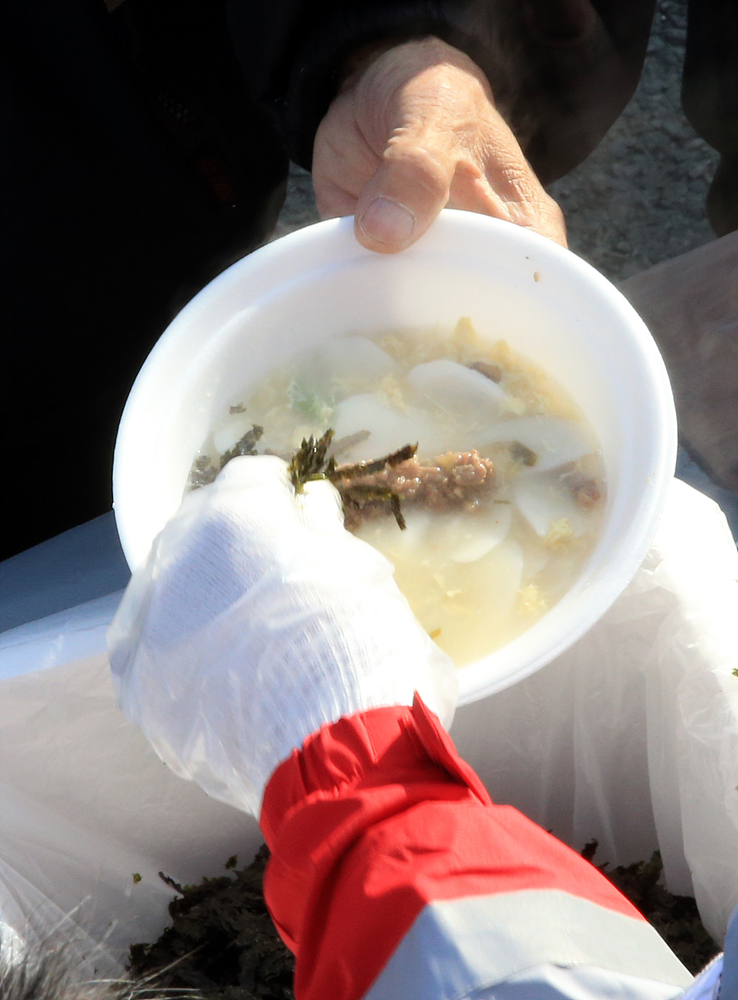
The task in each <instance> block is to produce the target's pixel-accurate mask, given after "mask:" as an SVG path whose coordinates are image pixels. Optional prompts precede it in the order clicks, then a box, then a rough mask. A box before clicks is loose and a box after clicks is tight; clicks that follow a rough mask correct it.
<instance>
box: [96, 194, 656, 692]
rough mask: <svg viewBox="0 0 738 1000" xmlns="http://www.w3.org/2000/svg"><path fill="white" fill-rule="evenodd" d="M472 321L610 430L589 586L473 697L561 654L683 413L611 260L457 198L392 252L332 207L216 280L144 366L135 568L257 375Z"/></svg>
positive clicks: (594, 606) (120, 516)
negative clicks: (374, 245)
mask: <svg viewBox="0 0 738 1000" xmlns="http://www.w3.org/2000/svg"><path fill="white" fill-rule="evenodd" d="M460 316H469V317H470V318H471V319H472V322H473V323H474V326H475V328H476V330H477V331H478V333H479V334H480V335H481V336H482V337H484V338H488V339H490V340H498V339H505V340H507V341H508V343H509V344H510V346H511V347H512V348H513V349H515V350H517V351H520V352H521V353H523V354H525V355H527V356H528V357H529V358H531V359H532V360H534V361H535V362H536V363H538V364H540V365H541V366H542V367H543V368H544V369H545V370H546V371H547V372H548V373H549V374H550V375H551V376H553V377H554V378H555V379H557V380H558V381H559V382H560V383H561V384H562V385H563V386H564V388H565V389H567V390H568V392H569V393H570V394H571V395H572V396H573V398H574V399H575V400H576V401H577V402H578V403H579V405H580V406H581V407H582V409H583V410H584V412H585V413H586V415H587V417H588V419H589V420H590V422H591V423H592V426H593V427H594V430H595V432H596V433H597V435H598V437H599V439H600V442H601V445H602V451H603V456H604V460H605V466H606V471H607V479H608V498H607V505H606V511H605V518H604V526H603V530H602V533H601V536H600V539H599V542H598V544H597V546H596V548H595V550H594V552H593V553H592V555H591V557H590V559H589V560H588V563H587V565H586V567H585V569H584V570H583V572H582V573H581V575H580V577H579V579H578V580H577V582H576V584H575V585H574V586H573V587H572V588H571V590H570V591H569V592H568V593H567V594H566V595H565V597H564V598H562V600H561V601H560V602H559V603H558V604H557V605H556V606H555V607H554V608H553V609H552V610H551V611H549V612H548V613H547V614H546V615H545V616H544V617H543V618H542V619H541V620H540V621H539V622H538V623H537V624H535V625H534V626H533V627H532V628H530V629H529V630H528V631H527V632H525V633H524V634H523V635H521V636H520V637H519V638H518V639H516V640H514V641H513V642H511V643H509V645H507V646H505V647H504V648H502V649H500V650H498V651H497V652H495V653H493V654H491V655H490V656H487V657H485V658H484V659H482V660H480V661H479V662H478V663H475V664H472V665H470V666H467V667H465V668H463V669H462V670H460V671H459V681H460V688H461V703H462V704H463V703H466V702H470V701H474V700H477V699H479V698H482V697H485V696H486V695H489V694H492V693H493V692H495V691H498V690H501V689H502V688H505V687H508V686H509V685H510V684H513V683H515V682H516V681H518V680H521V679H522V678H523V677H526V676H528V675H529V674H531V673H533V672H534V671H535V670H537V669H539V668H540V667H542V666H543V665H544V664H546V663H548V662H549V661H550V660H552V659H554V658H555V657H556V656H558V655H559V654H560V653H562V652H563V651H564V650H565V649H566V648H567V647H568V646H570V645H571V644H572V643H573V642H574V641H575V640H576V639H578V638H579V637H580V636H581V635H583V634H584V632H585V631H587V630H588V629H589V628H590V627H591V626H592V625H593V624H594V623H595V622H596V621H597V619H598V618H600V617H601V615H603V614H604V612H605V611H606V610H607V609H608V607H609V606H610V605H611V604H612V603H613V601H614V600H615V598H616V597H617V596H618V595H619V594H620V592H621V591H622V590H623V589H624V587H625V586H626V585H627V584H628V582H629V581H630V579H631V577H632V576H633V574H634V573H635V571H636V569H637V568H638V566H639V565H640V563H641V561H642V560H643V558H644V556H645V554H646V552H647V550H648V547H649V544H650V542H651V539H652V537H653V534H654V532H655V530H656V526H657V523H658V519H659V516H660V512H661V508H662V505H663V501H664V498H665V491H666V488H667V486H668V483H669V481H670V480H671V478H672V476H673V473H674V464H675V456H676V420H675V414H674V404H673V399H672V395H671V389H670V386H669V382H668V378H667V375H666V371H665V368H664V365H663V362H662V360H661V356H660V355H659V353H658V350H657V348H656V346H655V344H654V342H653V340H652V338H651V336H650V334H649V332H648V330H647V329H646V327H645V325H644V324H643V322H642V321H641V320H640V318H639V317H638V315H637V314H636V312H635V311H634V310H633V309H632V307H631V306H630V305H629V304H628V302H627V301H626V300H625V299H624V298H623V297H622V296H621V295H620V293H619V292H618V291H617V290H616V289H615V288H614V287H613V286H612V285H611V284H610V283H609V282H608V281H607V280H606V279H605V278H603V277H602V276H601V275H600V274H599V273H598V272H597V271H595V270H594V269H593V268H591V267H590V266H589V265H587V264H585V263H584V262H583V261H581V260H580V259H579V258H578V257H576V256H574V255H573V254H571V253H569V252H568V251H565V250H563V249H561V248H560V247H558V246H557V245H556V244H554V243H552V242H550V241H548V240H546V239H544V238H543V237H539V236H537V235H535V234H532V233H530V232H528V231H526V230H524V229H521V228H520V227H517V226H513V225H511V224H509V223H505V222H498V221H496V220H493V219H489V218H486V217H484V216H480V215H474V214H471V213H466V212H455V211H449V210H447V211H444V212H443V213H442V214H441V216H440V218H439V219H438V220H437V221H436V223H434V225H433V226H432V228H431V229H430V231H429V232H428V233H427V234H426V235H425V236H424V237H423V238H422V239H421V240H420V241H419V243H418V244H417V245H416V246H415V247H412V248H411V249H410V250H407V251H405V252H403V253H402V254H398V255H379V254H374V253H371V252H370V251H368V250H365V249H364V248H363V247H361V246H360V245H359V244H358V243H357V242H356V239H355V237H354V235H353V220H352V219H342V220H331V221H329V222H323V223H319V224H318V225H315V226H310V227H308V228H307V229H303V230H300V231H299V232H296V233H293V234H291V235H290V236H287V237H284V238H283V239H281V240H277V241H275V242H274V243H271V244H269V245H268V246H266V247H263V248H262V249H260V250H258V251H256V252H255V253H253V254H251V255H250V256H249V257H246V258H244V259H243V260H241V261H239V262H238V263H237V264H234V265H233V266H232V267H231V268H229V269H228V270H227V271H225V272H224V273H223V274H222V275H220V276H219V277H218V278H216V279H215V280H214V281H213V282H211V283H210V285H208V286H207V287H206V288H205V289H203V291H202V292H200V293H199V294H198V295H197V296H196V297H195V298H194V299H193V300H192V302H190V303H189V304H188V305H187V306H186V307H185V309H183V311H182V312H181V313H180V314H179V315H178V316H177V317H176V318H175V319H174V321H173V322H172V323H171V325H170V326H169V327H168V329H167V330H166V331H165V333H164V334H163V335H162V337H161V339H160V340H159V342H158V343H157V345H156V346H155V348H154V350H153V351H152V352H151V354H150V356H149V358H148V359H147V361H146V363H145V365H144V367H143V368H142V370H141V372H140V374H139V376H138V378H137V380H136V383H135V385H134V386H133V389H132V390H131V394H130V397H129V399H128V402H127V404H126V408H125V411H124V413H123V417H122V420H121V424H120V429H119V433H118V439H117V442H116V449H115V462H114V470H113V496H114V507H115V515H116V521H117V525H118V531H119V534H120V539H121V544H122V546H123V551H124V553H125V555H126V559H127V560H128V563H129V565H130V566H131V568H132V569H135V568H136V566H138V565H139V564H140V563H141V562H143V560H144V559H145V558H146V555H147V553H148V551H149V548H150V546H151V543H152V541H153V539H154V538H155V537H156V535H157V534H158V533H159V531H160V530H161V528H162V527H163V526H164V524H165V523H166V521H167V520H168V519H169V517H171V515H172V514H173V513H174V511H175V510H176V509H177V507H178V506H179V504H180V502H181V500H182V496H183V493H184V491H185V488H186V483H187V477H188V474H189V471H190V468H191V465H192V461H193V459H194V457H195V455H196V453H197V451H198V449H199V448H200V447H201V445H202V444H203V442H204V440H205V437H206V435H207V432H208V430H209V429H210V427H211V425H212V424H213V422H214V421H215V420H217V419H219V418H220V417H221V416H222V414H223V412H224V409H225V407H226V406H227V405H228V404H229V403H230V402H232V401H233V399H234V398H236V397H237V395H238V393H239V392H240V391H241V390H243V389H244V388H245V387H247V386H248V385H250V384H252V383H255V382H259V381H260V380H262V379H263V378H264V377H265V376H266V375H267V373H268V372H269V371H270V370H271V369H272V368H274V367H275V366H277V365H279V364H282V363H283V362H284V361H285V360H286V359H287V358H289V357H290V356H293V355H295V354H297V353H299V352H302V351H303V350H305V349H306V348H308V347H310V346H312V345H315V344H317V343H320V342H321V341H323V340H325V339H327V338H330V337H336V336H341V335H345V334H349V333H362V332H377V331H379V330H382V329H388V328H393V327H394V328H405V329H407V328H417V327H423V326H426V327H427V326H428V325H431V324H438V325H439V326H440V327H441V328H443V329H448V330H449V331H450V330H452V329H453V327H454V325H455V324H456V322H457V320H458V319H459V317H460Z"/></svg>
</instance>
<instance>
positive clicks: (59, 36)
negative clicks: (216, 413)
mask: <svg viewBox="0 0 738 1000" xmlns="http://www.w3.org/2000/svg"><path fill="white" fill-rule="evenodd" d="M167 8H169V10H167ZM175 9H176V16H175ZM217 10H218V5H217V4H216V3H210V4H205V3H203V4H200V3H192V2H185V0H183V2H177V3H176V4H175V3H167V4H164V3H161V2H157V3H149V2H148V0H143V2H139V0H128V2H127V3H125V4H123V5H121V6H119V7H118V8H117V10H116V11H115V12H114V13H113V14H112V15H110V14H108V12H107V11H106V9H105V6H104V4H103V3H102V0H48V2H45V3H43V4H39V3H33V2H30V3H29V2H28V0H4V2H3V4H2V5H0V46H1V47H2V56H0V67H1V69H0V72H2V83H1V84H0V121H2V127H3V156H2V157H1V158H0V192H1V194H0V197H1V198H2V208H1V209H0V218H2V234H3V238H2V261H1V266H0V274H1V275H2V282H3V292H2V295H0V330H1V331H2V338H3V347H2V350H3V364H2V369H3V380H4V381H3V391H2V397H1V400H2V401H1V405H2V420H3V434H2V459H3V461H2V465H3V469H4V472H5V475H6V477H7V478H6V482H7V484H8V485H7V488H6V493H7V495H8V496H9V498H10V503H7V502H6V504H5V509H6V516H5V519H4V522H3V530H2V555H3V556H8V555H11V554H12V553H14V552H17V551H20V550H21V549H23V548H27V547H28V546H29V545H32V544H35V543H36V542H39V541H41V540H43V539H45V538H48V537H50V536H52V535H54V534H56V533H58V532H59V531H62V530H64V529H66V528H69V527H72V526H73V525H76V524H79V523H82V522H83V521H85V520H88V519H89V518H91V517H94V516H96V515H98V514H101V513H103V512H104V511H106V510H109V509H110V505H111V491H110V472H111V463H112V454H113V444H114V440H115V432H116V427H117V422H118V418H119V416H120V413H121V410H122V407H123V404H124V402H125V399H126V396H127V394H128V391H129V389H130V386H131V383H132V382H133V380H134V378H135V376H136V373H137V371H138V369H139V368H140V366H141V364H142V363H143V361H144V359H145V358H146V355H147V354H148V352H149V350H150V349H151V347H152V345H153V344H154V343H155V341H156V339H157V337H158V336H159V334H160V333H161V332H162V330H163V329H164V328H165V326H166V325H167V323H168V322H169V320H170V319H171V318H172V317H173V316H174V314H175V313H176V312H177V310H178V309H179V308H180V307H181V306H182V305H184V303H185V302H186V301H187V299H188V298H189V297H191V295H192V294H193V293H194V292H196V291H197V290H198V289H199V288H200V287H201V286H202V285H203V284H204V283H205V282H206V281H208V280H209V279H210V278H211V277H212V276H214V275H215V273H217V271H218V270H221V269H222V268H223V267H224V266H225V265H227V264H228V263H231V262H232V261H233V260H235V259H237V258H238V257H239V256H242V255H243V254H244V253H246V252H248V251H249V250H251V249H253V247H254V246H255V245H256V244H257V243H259V242H261V241H262V240H263V239H264V238H265V236H266V235H267V233H268V232H269V230H270V229H271V227H272V225H273V223H274V220H275V218H276V215H277V213H278V211H279V208H280V207H281V203H282V200H283V192H284V188H285V180H286V171H287V157H286V154H285V153H284V151H283V149H282V147H281V145H280V144H279V143H278V141H277V140H276V139H275V137H274V135H273V133H272V130H271V128H270V126H269V124H268V122H267V120H266V118H265V116H264V114H263V113H262V112H261V111H259V110H258V109H257V108H256V106H255V105H254V103H253V101H252V100H251V98H250V97H249V95H248V93H247V91H246V88H245V85H244V83H243V79H242V76H241V74H240V71H239V70H238V66H237V64H236V62H235V59H234V57H233V55H232V53H231V50H230V47H229V44H228V38H227V32H226V27H225V22H224V20H223V18H222V16H221V17H218V16H214V15H213V13H212V12H217ZM206 12H207V14H206ZM8 508H10V510H11V512H10V514H8Z"/></svg>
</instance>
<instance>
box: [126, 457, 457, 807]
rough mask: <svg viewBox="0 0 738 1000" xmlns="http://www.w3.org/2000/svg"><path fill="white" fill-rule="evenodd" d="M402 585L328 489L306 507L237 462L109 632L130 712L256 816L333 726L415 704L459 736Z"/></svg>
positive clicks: (444, 684) (450, 684) (140, 575)
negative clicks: (293, 755) (271, 784)
mask: <svg viewBox="0 0 738 1000" xmlns="http://www.w3.org/2000/svg"><path fill="white" fill-rule="evenodd" d="M392 573H393V570H392V566H391V565H390V563H389V562H388V561H387V560H386V559H385V558H384V556H382V555H380V554H379V553H378V552H377V551H375V550H374V549H372V548H371V547H370V546H369V545H367V544H366V543H365V542H362V541H360V540H359V539H358V538H355V537H353V536H352V535H350V534H349V533H348V532H347V531H346V530H345V529H344V528H343V518H342V514H341V509H340V499H339V497H338V494H337V492H336V490H335V489H334V488H333V486H331V485H330V484H329V483H327V482H316V483H311V484H309V485H308V487H307V488H306V490H305V492H304V493H302V494H300V495H298V496H297V497H296V496H295V492H294V489H293V487H292V485H291V483H290V481H289V477H288V474H287V466H286V464H285V463H284V462H283V461H282V460H281V459H278V458H276V457H273V456H263V457H243V458H237V459H234V460H233V461H231V462H230V463H229V464H228V465H227V466H226V468H225V469H224V470H223V472H221V474H220V475H219V476H218V478H217V480H216V481H215V482H214V483H213V484H211V485H210V486H206V487H203V488H202V489H200V490H196V491H194V492H193V493H191V494H189V495H188V496H187V497H186V498H185V500H184V502H183V504H182V506H181V508H180V510H179V511H178V512H177V514H176V515H175V517H174V518H173V519H172V521H170V523H169V524H168V525H167V526H166V527H165V529H164V530H163V531H162V533H161V534H160V535H159V537H158V538H157V540H156V541H155V543H154V545H153V548H152V551H151V553H150V554H149V558H148V560H147V562H146V564H145V565H144V566H143V567H141V569H139V570H138V571H137V572H136V573H135V574H134V575H133V578H132V579H131V582H130V584H129V586H128V589H127V591H126V593H125V596H124V598H123V601H122V603H121V605H120V608H119V610H118V613H117V615H116V617H115V619H114V621H113V624H112V625H111V628H110V632H109V635H108V645H109V652H110V664H111V667H112V670H113V676H114V680H115V684H116V689H117V692H118V698H119V702H120V705H121V708H122V709H123V711H124V712H125V713H126V715H127V716H128V717H129V718H130V719H131V720H132V721H133V722H135V723H136V724H137V725H138V726H140V728H141V729H142V730H143V732H144V734H145V735H146V737H147V738H148V739H149V741H150V742H151V743H152V745H153V746H154V748H155V750H156V751H157V753H158V754H159V756H160V757H161V758H162V759H163V760H164V761H165V762H166V763H167V764H168V765H169V766H170V767H171V768H172V769H173V770H174V771H175V772H176V773H177V774H180V775H181V776H182V777H185V778H191V779H192V780H194V781H196V782H197V783H198V784H199V785H201V787H202V788H204V789H205V791H206V792H207V793H208V794H210V795H212V796H214V797H215V798H218V799H221V800H222V801H223V802H228V803H229V804H231V805H234V806H236V807H237V808H239V809H243V810H245V811H247V812H250V813H252V814H253V815H255V816H258V815H259V810H260V806H261V798H262V795H263V792H264V787H265V785H266V783H267V781H268V780H269V777H270V775H271V773H272V771H273V770H274V768H275V767H276V766H277V764H279V763H280V762H281V761H282V760H284V759H285V758H286V757H287V756H289V754H290V752H291V751H292V750H293V749H294V748H296V747H300V746H301V744H302V742H303V741H304V739H305V738H306V737H307V736H309V735H310V733H312V732H314V731H316V730H317V729H319V728H320V726H321V725H322V724H323V723H327V722H335V721H336V720H337V719H339V718H340V717H341V716H343V715H349V714H352V713H354V712H359V711H364V710H366V709H369V708H379V707H382V706H389V705H409V704H411V703H412V700H413V695H414V692H416V691H417V692H418V693H419V694H420V696H421V698H422V699H423V700H424V701H425V703H426V705H428V707H429V708H430V709H431V710H432V711H434V712H436V713H437V714H438V715H439V717H440V718H441V721H442V722H443V723H444V724H445V725H446V726H448V725H450V723H451V719H452V717H453V711H454V707H455V704H456V696H457V685H456V676H455V671H454V668H453V665H452V663H451V661H450V660H449V659H448V657H446V655H445V654H444V653H442V652H441V651H440V650H439V649H438V647H437V646H436V645H435V643H433V642H432V641H431V639H430V638H429V637H428V636H427V634H426V633H425V632H424V631H423V629H422V628H421V626H420V625H419V623H418V622H417V620H416V619H415V617H414V616H413V614H412V612H411V611H410V608H409V606H408V604H407V602H406V600H405V598H404V597H403V596H402V595H401V594H400V592H399V590H398V589H397V586H396V584H395V582H394V579H393V576H392Z"/></svg>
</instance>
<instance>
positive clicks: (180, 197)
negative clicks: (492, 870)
mask: <svg viewBox="0 0 738 1000" xmlns="http://www.w3.org/2000/svg"><path fill="white" fill-rule="evenodd" d="M699 2H700V3H702V4H708V5H709V2H710V0H699ZM713 2H714V3H716V4H718V5H719V3H720V2H723V3H724V2H727V0H713ZM109 6H111V7H113V9H112V10H111V11H108V10H106V8H105V5H104V3H103V0H48V2H45V3H43V4H40V3H33V2H32V0H4V3H3V4H2V5H0V72H1V73H2V84H1V85H0V121H2V125H3V151H4V155H3V157H2V158H0V163H1V166H0V192H2V194H1V195H0V197H1V198H2V208H1V209H0V212H1V216H0V217H1V218H2V233H3V240H2V260H1V261H0V274H2V280H3V284H4V291H3V294H2V296H0V331H2V337H3V375H4V379H5V382H4V387H3V392H2V411H3V436H2V458H3V466H4V469H5V471H6V475H7V476H8V490H7V493H8V494H9V496H10V504H9V505H7V504H6V510H7V508H8V506H10V507H11V509H12V513H11V514H10V516H9V517H8V515H6V520H5V522H4V527H3V532H2V545H1V547H0V557H6V556H9V555H11V554H13V553H14V552H17V551H20V550H22V549H23V548H26V547H28V546H29V545H32V544H35V543H36V542H39V541H42V540H43V539H45V538H48V537H50V536H51V535H53V534H56V533H58V532H59V531H62V530H64V529H65V528H68V527H72V526H73V525H76V524H79V523H82V522H83V521H85V520H88V519H89V518H91V517H94V516H96V515H97V514H100V513H103V512H104V511H105V510H108V509H109V507H110V503H111V495H110V470H111V464H112V451H113V442H114V438H115V432H116V427H117V422H118V418H119V416H120V412H121V410H122V407H123V404H124V401H125V398H126V396H127V393H128V391H129V388H130V386H131V384H132V382H133V379H134V377H135V375H136V372H137V371H138V369H139V367H140V365H141V363H142V362H143V360H144V359H145V357H146V355H147V353H148V351H149V350H150V348H151V346H152V345H153V343H154V342H155V340H156V339H157V337H158V336H159V334H160V333H161V332H162V330H163V329H164V327H165V326H166V324H167V323H168V321H169V320H170V319H171V317H172V316H173V315H174V313H175V312H176V311H177V309H178V308H179V307H181V306H182V305H183V304H184V303H185V301H186V300H187V299H188V298H189V297H190V296H191V295H192V294H193V293H194V292H196V291H197V290H198V289H199V288H200V287H201V286H202V285H203V284H204V283H205V282H206V281H207V280H209V278H210V277H212V276H213V275H214V274H215V273H216V272H217V271H218V270H221V269H222V268H223V267H224V266H225V265H227V264H228V263H230V262H231V261H233V260H235V259H236V258H238V257H239V256H241V255H243V254H244V253H247V252H248V251H249V250H251V249H252V248H253V247H255V246H256V245H257V244H258V243H260V242H262V241H263V240H264V239H265V237H266V236H267V234H268V232H269V230H270V228H271V227H272V225H273V222H274V220H275V219H276V215H277V213H278V211H279V207H280V206H281V202H282V199H283V193H284V187H285V177H286V168H287V159H288V156H289V157H291V158H292V159H294V160H295V161H296V162H298V163H300V164H302V165H303V166H305V167H308V168H309V167H310V162H311V158H312V144H313V140H314V135H315V130H316V128H317V126H318V124H319V122H320V120H321V119H322V117H323V115H324V114H325V112H326V110H327V108H328V105H329V103H330V101H331V99H332V97H333V95H334V94H335V91H336V87H337V86H338V82H339V80H340V77H341V73H342V71H343V68H344V65H345V61H346V59H347V58H348V57H349V56H350V55H351V54H352V53H354V52H356V51H357V50H359V49H360V48H361V47H362V46H365V45H367V44H370V43H372V42H375V41H377V40H380V39H381V40H387V39H388V38H389V39H396V40H398V41H400V40H404V39H408V38H413V37H421V36H423V35H427V34H434V35H437V36H439V37H441V38H443V39H445V40H446V41H448V42H449V43H451V44H452V45H455V46H457V47H458V48H460V49H462V50H463V51H465V52H466V53H467V54H468V55H470V56H471V57H472V58H473V59H474V60H475V61H476V62H477V63H478V64H479V65H480V66H481V67H482V69H483V70H484V71H485V72H486V74H487V75H488V77H489V79H490V83H491V86H492V90H493V93H494V94H495V100H496V102H497V104H498V106H499V107H500V109H501V110H502V112H503V113H504V114H505V115H506V117H507V118H508V120H509V121H510V123H511V124H512V126H513V128H514V130H515V132H516V134H517V135H518V137H519V140H520V142H521V144H522V146H523V148H524V150H525V151H526V154H527V156H528V158H529V159H530V161H531V163H532V165H533V166H534V168H535V169H536V171H537V172H538V174H539V176H540V177H541V179H542V180H543V181H544V183H545V182H548V181H550V180H553V179H554V178H556V177H558V176H561V175H562V174H563V173H565V172H566V171H568V170H570V169H571V168H572V167H574V166H575V165H576V164H577V163H579V162H580V161H581V160H582V159H583V158H584V157H585V156H586V155H587V154H588V153H589V152H590V151H591V150H592V149H593V148H594V146H595V145H596V144H597V142H598V141H599V140H600V139H601V138H602V136H603V135H604V133H605V132H606V131H607V129H608V128H609V127H610V125H611V124H612V122H613V121H614V120H615V119H616V117H617V116H618V114H619V113H620V111H621V110H622V108H623V107H624V106H625V104H626V102H627V100H628V99H629V97H630V96H631V94H632V92H633V90H634V89H635V86H636V84H637V81H638V77H639V74H640V70H641V66H642V62H643V58H644V55H645V51H646V45H647V41H648V34H649V29H650V23H651V19H652V16H653V7H654V0H591V3H590V0H404V2H403V0H314V2H313V3H311V4H306V3H305V2H304V0H275V2H273V3H268V4H263V3H253V2H247V0H123V2H119V3H117V4H116V0H110V3H109ZM708 141H711V140H710V139H709V138H708ZM152 430H153V429H152Z"/></svg>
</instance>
